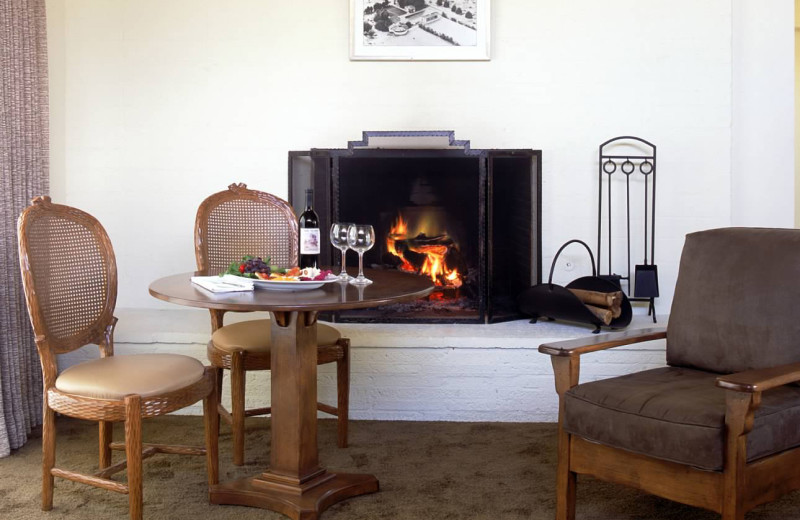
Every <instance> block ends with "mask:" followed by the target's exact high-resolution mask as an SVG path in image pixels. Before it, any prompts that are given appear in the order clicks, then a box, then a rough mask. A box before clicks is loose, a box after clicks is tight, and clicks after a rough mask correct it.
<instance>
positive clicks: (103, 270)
mask: <svg viewBox="0 0 800 520" xmlns="http://www.w3.org/2000/svg"><path fill="white" fill-rule="evenodd" d="M19 256H20V266H21V268H22V281H23V287H24V288H25V297H26V299H27V303H28V309H29V311H30V316H31V323H32V324H33V330H34V334H35V335H36V336H37V343H38V344H39V345H40V348H41V346H42V345H43V344H44V345H47V346H48V347H49V348H50V349H51V350H52V351H53V353H55V354H61V353H64V352H69V351H72V350H75V349H76V348H79V347H82V346H83V345H86V344H89V343H97V344H99V343H101V342H102V339H103V335H104V334H105V332H106V329H107V328H108V327H109V325H112V324H113V322H114V316H113V312H114V306H115V305H116V301H117V264H116V259H115V257H114V251H113V249H112V247H111V242H110V240H109V238H108V235H107V234H106V231H105V229H103V226H102V225H100V223H99V222H98V221H97V219H95V218H94V217H92V216H91V215H89V214H88V213H85V212H83V211H81V210H79V209H76V208H72V207H69V206H62V205H59V204H53V203H52V202H51V201H50V197H37V198H36V199H34V200H33V204H32V205H31V206H29V207H28V208H26V209H25V210H24V211H23V212H22V214H21V215H20V218H19Z"/></svg>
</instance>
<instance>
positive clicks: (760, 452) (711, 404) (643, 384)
mask: <svg viewBox="0 0 800 520" xmlns="http://www.w3.org/2000/svg"><path fill="white" fill-rule="evenodd" d="M718 375H719V374H714V373H711V372H704V371H700V370H694V369H689V368H679V367H665V368H657V369H654V370H646V371H643V372H636V373H634V374H629V375H625V376H621V377H615V378H611V379H604V380H600V381H594V382H590V383H585V384H582V385H578V386H576V387H574V388H572V389H570V390H569V391H568V392H567V393H566V394H565V402H564V405H565V408H564V428H565V429H566V431H568V432H569V433H572V434H575V435H578V436H580V437H583V438H585V439H587V440H590V441H594V442H598V443H601V444H605V445H608V446H612V447H615V448H620V449H624V450H628V451H633V452H636V453H640V454H643V455H648V456H651V457H655V458H659V459H664V460H669V461H673V462H678V463H681V464H687V465H690V466H694V467H697V468H700V469H704V470H710V471H720V470H722V467H723V456H724V442H725V390H723V389H721V388H718V387H717V386H715V381H716V378H717V377H718ZM795 446H800V388H798V387H796V386H782V387H779V388H775V389H773V390H770V391H767V392H764V393H763V394H762V401H761V406H760V407H759V408H758V409H757V410H756V412H755V418H754V425H753V430H752V431H751V432H750V433H749V434H748V436H747V460H748V462H749V461H752V460H756V459H759V458H761V457H765V456H767V455H771V454H773V453H778V452H780V451H783V450H786V449H789V448H792V447H795Z"/></svg>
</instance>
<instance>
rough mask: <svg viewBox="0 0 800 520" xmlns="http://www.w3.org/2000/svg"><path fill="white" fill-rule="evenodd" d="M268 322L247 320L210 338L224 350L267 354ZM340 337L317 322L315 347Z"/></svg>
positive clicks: (334, 331) (220, 330) (328, 343)
mask: <svg viewBox="0 0 800 520" xmlns="http://www.w3.org/2000/svg"><path fill="white" fill-rule="evenodd" d="M271 326H272V325H271V323H270V320H248V321H242V322H239V323H232V324H230V325H225V326H224V327H222V328H219V329H217V331H216V332H214V334H213V335H212V336H211V341H212V342H213V343H214V346H215V347H217V348H219V349H222V350H225V351H229V352H230V351H232V350H234V349H242V350H244V351H247V352H269V349H270V344H271V343H270V338H269V334H270V327H271ZM341 337H342V335H341V334H340V333H339V331H338V330H336V329H334V328H333V327H331V326H330V325H325V324H324V323H319V322H317V345H333V344H334V343H336V342H337V341H339V338H341Z"/></svg>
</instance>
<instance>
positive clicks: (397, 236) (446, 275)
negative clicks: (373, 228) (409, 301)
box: [386, 215, 463, 287]
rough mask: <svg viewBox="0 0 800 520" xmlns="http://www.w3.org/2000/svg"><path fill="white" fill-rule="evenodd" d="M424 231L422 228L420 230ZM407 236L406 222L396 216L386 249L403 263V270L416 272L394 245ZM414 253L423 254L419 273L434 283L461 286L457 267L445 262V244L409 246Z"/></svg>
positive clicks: (387, 238)
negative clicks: (449, 265) (450, 266)
mask: <svg viewBox="0 0 800 520" xmlns="http://www.w3.org/2000/svg"><path fill="white" fill-rule="evenodd" d="M422 232H424V230H422ZM405 238H408V222H407V221H406V220H405V219H403V216H402V215H398V216H397V220H395V223H394V225H393V226H392V227H391V229H390V230H389V235H388V236H387V237H386V249H387V251H388V252H389V253H391V254H393V255H394V256H396V257H398V258H399V259H400V260H401V261H402V262H403V263H402V264H401V265H400V269H401V270H403V271H409V272H417V270H416V269H415V268H414V266H413V265H412V264H411V263H410V262H409V261H408V260H406V258H405V257H404V256H403V252H402V251H398V250H397V248H396V247H395V244H396V242H397V240H402V239H405ZM409 249H410V250H411V251H413V252H415V253H420V254H424V255H425V262H424V263H423V264H422V267H421V268H420V270H419V273H420V274H424V275H427V276H428V277H430V279H431V281H432V282H433V283H434V284H436V285H448V286H451V287H461V285H462V283H463V281H462V280H461V275H460V274H459V272H458V269H450V268H448V267H447V263H446V262H445V256H446V255H447V246H443V245H430V246H417V247H409Z"/></svg>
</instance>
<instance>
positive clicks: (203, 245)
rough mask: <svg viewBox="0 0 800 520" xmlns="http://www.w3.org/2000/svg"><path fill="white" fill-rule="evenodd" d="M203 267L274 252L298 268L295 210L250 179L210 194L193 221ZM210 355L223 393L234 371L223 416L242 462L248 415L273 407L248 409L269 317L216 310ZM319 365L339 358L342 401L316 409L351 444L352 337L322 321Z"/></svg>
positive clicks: (266, 344) (274, 259) (265, 355)
mask: <svg viewBox="0 0 800 520" xmlns="http://www.w3.org/2000/svg"><path fill="white" fill-rule="evenodd" d="M194 238H195V256H196V259H197V269H198V270H199V271H202V272H204V273H207V274H216V273H220V272H222V271H225V270H226V269H227V268H228V266H229V265H230V264H231V262H234V261H239V260H241V259H242V257H244V256H245V255H261V256H262V257H263V258H264V259H266V257H270V262H271V264H272V265H278V266H283V267H292V266H296V265H297V261H298V227H297V218H296V216H295V213H294V210H293V209H292V207H291V206H290V205H289V203H288V202H286V201H285V200H283V199H280V198H278V197H276V196H274V195H271V194H269V193H264V192H261V191H256V190H251V189H248V188H247V185H245V184H231V185H230V186H228V189H227V190H225V191H221V192H219V193H215V194H213V195H211V196H209V197H208V198H207V199H205V200H204V201H203V202H202V203H201V204H200V207H199V208H198V210H197V219H196V220H195V227H194ZM210 312H211V330H212V335H211V341H209V342H208V359H209V361H210V362H211V366H213V367H214V368H215V369H216V370H217V384H218V385H219V387H218V390H217V396H218V397H217V398H218V399H219V397H220V395H221V393H222V392H221V389H222V375H223V371H224V370H230V371H231V410H230V411H228V410H226V409H225V408H224V406H222V404H221V403H219V413H220V416H221V417H222V418H223V419H225V421H226V422H228V423H229V424H230V425H231V429H232V433H233V462H234V464H236V465H242V464H243V463H244V419H245V417H251V416H256V415H266V414H269V413H270V408H269V407H264V408H254V409H250V410H246V409H245V402H244V396H245V379H246V372H247V371H250V370H269V369H270V320H268V319H259V320H248V321H244V322H239V323H233V324H230V325H224V326H223V316H224V314H225V311H224V310H217V309H211V310H210ZM317 344H318V348H317V364H319V365H322V364H326V363H332V362H336V387H337V405H336V407H333V406H330V405H326V404H323V403H317V409H318V410H320V411H323V412H325V413H328V414H331V415H334V416H336V417H337V440H338V445H339V447H341V448H346V447H347V415H348V407H349V393H350V340H349V339H347V338H343V337H341V335H340V334H339V332H338V331H337V330H336V329H335V328H333V327H331V326H329V325H325V324H323V323H318V325H317Z"/></svg>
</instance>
